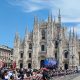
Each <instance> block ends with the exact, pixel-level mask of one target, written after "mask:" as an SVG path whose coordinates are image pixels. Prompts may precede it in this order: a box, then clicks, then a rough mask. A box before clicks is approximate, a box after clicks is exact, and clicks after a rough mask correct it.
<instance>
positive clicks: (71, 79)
mask: <svg viewBox="0 0 80 80" xmlns="http://www.w3.org/2000/svg"><path fill="white" fill-rule="evenodd" d="M50 80H80V73H76V74H71V75H65V76H61V77H55V78H54V77H53V78H52V79H50Z"/></svg>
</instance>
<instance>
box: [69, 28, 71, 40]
mask: <svg viewBox="0 0 80 80" xmlns="http://www.w3.org/2000/svg"><path fill="white" fill-rule="evenodd" d="M70 40H71V27H70V31H69V41H70Z"/></svg>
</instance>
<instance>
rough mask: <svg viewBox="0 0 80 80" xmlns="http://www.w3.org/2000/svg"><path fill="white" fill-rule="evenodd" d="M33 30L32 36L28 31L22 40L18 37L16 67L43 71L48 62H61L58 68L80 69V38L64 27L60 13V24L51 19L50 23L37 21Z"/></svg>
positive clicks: (15, 56)
mask: <svg viewBox="0 0 80 80" xmlns="http://www.w3.org/2000/svg"><path fill="white" fill-rule="evenodd" d="M33 26H34V28H33V31H32V32H28V29H26V31H25V36H24V39H23V40H20V37H19V34H18V33H16V35H15V40H14V60H16V67H17V68H20V67H24V68H37V69H39V68H40V67H42V63H43V61H44V59H46V58H50V57H52V58H54V59H56V60H58V62H59V64H58V68H60V67H62V68H63V69H65V68H72V67H74V66H79V65H80V54H79V45H78V44H79V43H78V38H77V35H76V34H75V33H74V28H73V30H72V29H71V30H70V32H69V33H68V32H67V27H64V26H63V25H62V23H61V15H60V12H59V14H58V20H57V21H56V20H55V19H54V20H53V19H52V15H49V16H48V20H47V21H40V22H39V21H38V18H37V17H34V25H33Z"/></svg>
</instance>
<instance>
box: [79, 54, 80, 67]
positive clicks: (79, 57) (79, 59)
mask: <svg viewBox="0 0 80 80" xmlns="http://www.w3.org/2000/svg"><path fill="white" fill-rule="evenodd" d="M79 66H80V53H79Z"/></svg>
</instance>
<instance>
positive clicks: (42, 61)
mask: <svg viewBox="0 0 80 80" xmlns="http://www.w3.org/2000/svg"><path fill="white" fill-rule="evenodd" d="M42 67H44V60H41V61H40V68H42Z"/></svg>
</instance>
